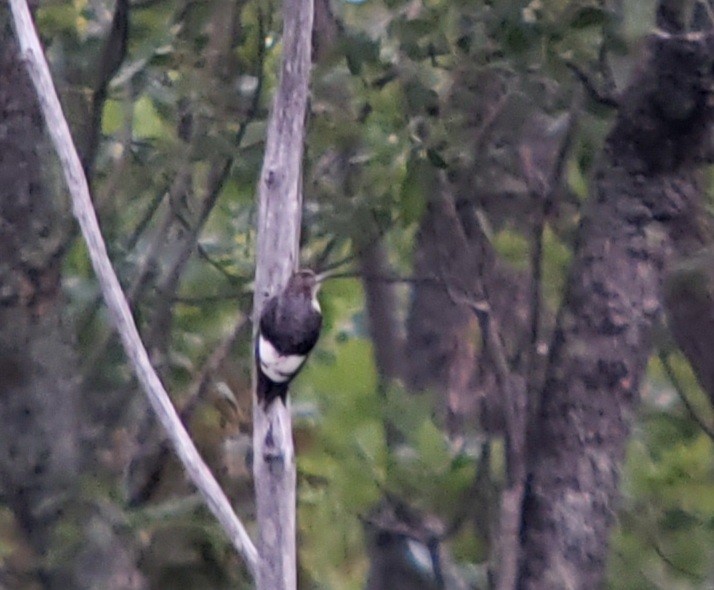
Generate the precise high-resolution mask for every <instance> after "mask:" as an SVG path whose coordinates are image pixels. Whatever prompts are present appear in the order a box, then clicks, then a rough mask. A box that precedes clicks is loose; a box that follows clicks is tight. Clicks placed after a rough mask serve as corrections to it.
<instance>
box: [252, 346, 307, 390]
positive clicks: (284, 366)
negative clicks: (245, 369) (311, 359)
mask: <svg viewBox="0 0 714 590" xmlns="http://www.w3.org/2000/svg"><path fill="white" fill-rule="evenodd" d="M258 357H259V358H260V368H261V369H262V370H263V373H265V374H266V376H267V377H268V378H269V379H270V380H271V381H273V382H275V383H285V382H286V381H289V380H290V379H291V378H292V376H293V375H294V374H295V373H296V372H297V370H298V369H299V368H300V366H301V365H302V364H303V363H304V362H305V357H304V356H302V355H300V354H280V353H279V352H278V351H277V350H275V348H274V347H273V345H272V344H270V342H268V341H267V340H265V339H264V338H263V337H262V336H260V337H259V338H258Z"/></svg>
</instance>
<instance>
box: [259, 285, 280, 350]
mask: <svg viewBox="0 0 714 590" xmlns="http://www.w3.org/2000/svg"><path fill="white" fill-rule="evenodd" d="M277 311H278V297H277V296H274V297H271V298H270V299H268V300H267V301H266V302H265V304H264V305H263V311H262V312H261V314H260V333H261V334H263V336H265V337H266V338H267V339H268V340H270V341H271V342H275V341H276V340H277V338H278V334H277V333H276V332H278V331H279V326H278V322H277V321H276V320H277Z"/></svg>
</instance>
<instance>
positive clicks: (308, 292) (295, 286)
mask: <svg viewBox="0 0 714 590" xmlns="http://www.w3.org/2000/svg"><path fill="white" fill-rule="evenodd" d="M320 286H321V282H320V278H319V277H318V275H316V274H315V273H314V272H313V271H311V270H310V269H308V268H304V269H300V270H298V271H296V272H295V274H293V276H291V277H290V280H289V281H288V285H287V288H286V291H292V292H294V293H300V294H302V295H303V296H305V297H308V298H310V299H311V300H312V301H313V305H315V306H316V307H317V309H318V310H319V303H318V302H317V293H318V292H319V290H320Z"/></svg>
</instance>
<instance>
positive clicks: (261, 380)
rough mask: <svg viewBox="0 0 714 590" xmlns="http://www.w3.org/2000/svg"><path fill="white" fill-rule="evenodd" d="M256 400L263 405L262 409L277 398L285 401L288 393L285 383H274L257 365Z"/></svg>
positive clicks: (265, 408) (266, 407)
mask: <svg viewBox="0 0 714 590" xmlns="http://www.w3.org/2000/svg"><path fill="white" fill-rule="evenodd" d="M257 394H258V401H259V402H260V404H261V405H262V406H263V410H267V409H268V408H269V407H270V404H272V403H273V402H274V401H275V400H276V399H277V398H280V399H281V400H282V402H283V404H284V403H285V399H286V397H287V395H288V384H287V383H276V382H275V381H272V380H271V379H269V378H268V377H267V375H266V374H265V373H263V371H261V369H260V367H258V388H257Z"/></svg>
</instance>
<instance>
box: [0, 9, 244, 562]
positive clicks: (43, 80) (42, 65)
mask: <svg viewBox="0 0 714 590" xmlns="http://www.w3.org/2000/svg"><path fill="white" fill-rule="evenodd" d="M10 7H11V9H12V13H13V19H14V26H15V31H16V33H17V37H18V40H19V43H20V48H21V51H22V55H23V59H24V60H25V63H26V65H27V69H28V72H29V74H30V77H31V79H32V82H33V84H34V86H35V88H36V90H37V96H38V99H39V103H40V107H41V109H42V113H43V115H44V118H45V121H46V122H47V128H48V130H49V133H50V137H51V139H52V143H53V144H54V146H55V149H56V150H57V155H58V156H59V160H60V164H61V166H62V170H63V173H64V176H65V180H66V182H67V187H68V189H69V192H70V194H71V197H72V206H73V210H74V215H75V217H76V218H77V221H78V222H79V226H80V228H81V230H82V235H83V236H84V239H85V241H86V242H87V249H88V251H89V257H90V259H91V261H92V266H93V267H94V271H95V272H96V274H97V279H98V280H99V286H100V288H101V290H102V294H103V297H104V300H105V302H106V304H107V307H108V308H109V312H110V316H111V319H112V322H113V323H114V325H115V327H116V329H117V332H118V333H119V336H120V338H121V341H122V344H123V345H124V350H125V351H126V354H127V356H128V357H129V359H130V361H131V365H132V367H133V368H134V371H135V372H136V376H137V378H138V379H139V382H140V383H141V385H142V386H143V388H144V391H145V392H146V395H147V397H148V398H149V402H150V403H151V406H152V407H153V409H154V411H155V412H156V415H157V417H158V419H159V421H160V422H161V425H162V426H163V427H164V429H165V430H166V433H167V435H168V437H169V439H170V440H171V443H172V445H173V447H174V449H175V450H176V454H177V455H178V457H179V459H180V460H181V463H182V464H183V466H184V469H185V470H186V473H187V474H188V475H189V477H190V478H191V481H193V483H194V484H195V485H196V487H197V488H198V490H199V491H200V492H201V494H202V495H203V498H204V500H205V502H206V504H207V505H208V507H209V508H210V510H211V512H213V514H214V515H215V516H216V518H217V519H218V521H219V522H220V523H221V525H222V526H223V528H224V530H225V531H226V533H227V534H228V536H229V537H230V539H231V541H232V542H233V545H234V546H235V548H236V549H237V550H238V552H239V553H240V554H241V555H242V556H243V558H244V559H245V562H246V564H247V565H248V568H249V569H250V570H251V572H252V573H253V574H254V575H255V572H256V570H257V564H258V553H257V550H256V548H255V546H254V545H253V543H252V542H251V540H250V537H249V536H248V534H247V533H246V531H245V528H244V527H243V525H242V523H241V522H240V520H239V519H238V517H237V516H236V514H235V512H233V509H232V508H231V505H230V502H229V501H228V498H226V496H225V494H224V493H223V490H221V488H220V486H219V485H218V482H217V481H216V479H215V478H214V477H213V474H212V473H211V471H210V470H209V469H208V466H207V465H206V464H205V463H204V461H203V459H202V458H201V456H200V455H199V454H198V451H197V450H196V447H195V446H194V444H193V442H192V441H191V438H190V437H189V435H188V433H187V432H186V429H185V428H184V426H183V424H182V423H181V420H180V419H179V417H178V414H177V413H176V410H175V408H174V407H173V405H172V404H171V400H170V399H169V396H168V394H167V393H166V390H165V389H164V386H163V385H162V383H161V381H160V380H159V377H158V376H157V374H156V372H155V371H154V369H153V367H152V366H151V363H150V362H149V356H148V354H147V352H146V349H145V348H144V345H143V343H142V342H141V338H140V337H139V333H138V331H137V329H136V324H135V323H134V319H133V317H132V315H131V311H130V309H129V304H128V303H127V301H126V298H125V297H124V293H123V292H122V290H121V286H120V284H119V280H118V279H117V276H116V273H115V272H114V269H113V268H112V265H111V262H110V261H109V257H108V256H107V249H106V246H105V244H104V240H103V238H102V234H101V232H100V230H99V224H98V223H97V216H96V214H95V211H94V207H93V206H92V200H91V197H90V195H89V187H88V185H87V179H86V177H85V175H84V171H83V169H82V164H81V162H80V159H79V156H78V155H77V150H76V148H75V146H74V142H73V140H72V136H71V135H70V132H69V127H68V126H67V121H66V120H65V118H64V115H63V113H62V107H61V106H60V102H59V99H58V98H57V93H56V91H55V87H54V85H53V83H52V77H51V75H50V70H49V68H48V66H47V62H46V60H45V57H44V54H43V52H42V48H41V47H40V41H39V39H38V38H37V33H36V32H35V28H34V26H33V24H32V17H31V15H30V11H29V9H28V7H27V3H26V0H10Z"/></svg>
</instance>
